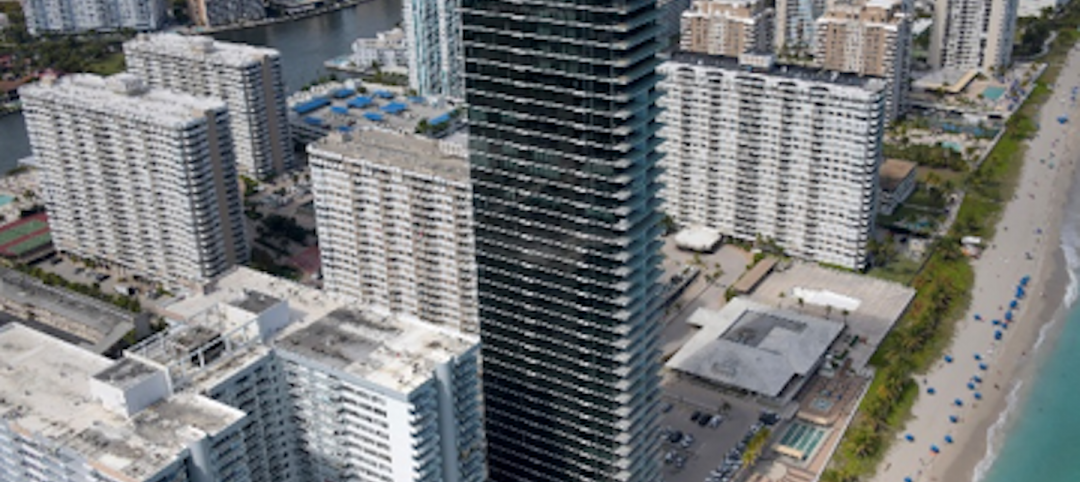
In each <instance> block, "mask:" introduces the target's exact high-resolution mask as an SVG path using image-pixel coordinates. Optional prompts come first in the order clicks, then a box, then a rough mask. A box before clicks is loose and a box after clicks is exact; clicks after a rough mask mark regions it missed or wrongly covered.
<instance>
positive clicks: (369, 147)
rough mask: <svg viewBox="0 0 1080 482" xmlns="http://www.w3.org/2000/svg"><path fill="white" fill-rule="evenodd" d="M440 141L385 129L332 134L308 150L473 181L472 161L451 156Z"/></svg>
mask: <svg viewBox="0 0 1080 482" xmlns="http://www.w3.org/2000/svg"><path fill="white" fill-rule="evenodd" d="M439 142H440V141H436V140H434V139H428V138H424V137H418V136H412V135H402V134H396V133H393V132H387V131H383V130H375V129H369V130H361V131H357V132H354V133H331V134H330V135H328V136H326V137H323V138H322V139H321V140H319V141H317V142H315V143H313V144H311V145H310V147H309V148H308V153H310V154H315V155H324V156H325V154H324V153H333V154H337V155H339V156H342V157H343V158H344V159H347V160H364V161H368V162H371V163H375V164H381V165H387V166H392V167H397V168H399V169H402V170H404V171H407V172H414V173H420V174H426V175H430V176H434V177H439V178H443V179H448V180H453V181H462V182H464V181H468V180H469V161H468V160H467V159H464V158H461V157H457V156H454V155H450V154H447V153H445V152H444V151H443V149H441V148H440V147H439Z"/></svg>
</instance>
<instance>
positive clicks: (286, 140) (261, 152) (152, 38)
mask: <svg viewBox="0 0 1080 482" xmlns="http://www.w3.org/2000/svg"><path fill="white" fill-rule="evenodd" d="M124 55H125V57H126V59H127V68H128V71H129V72H131V73H133V74H137V75H139V76H141V77H143V78H144V79H146V82H147V83H148V84H150V85H151V86H154V87H161V88H166V89H173V90H177V91H181V92H187V93H190V94H193V95H198V96H206V97H217V98H219V99H222V100H224V101H225V103H226V104H227V105H228V106H229V119H230V123H229V127H230V129H231V130H232V137H233V142H234V145H235V151H236V164H237V167H238V168H239V169H240V172H241V173H243V174H247V175H251V176H255V177H259V178H265V177H269V176H272V175H274V174H280V173H283V172H285V171H287V170H289V169H292V168H293V167H294V164H293V163H294V161H293V151H292V148H293V145H292V137H291V134H290V132H289V130H290V128H289V121H288V116H287V112H286V110H285V84H284V82H283V81H282V80H281V56H280V55H279V54H278V51H277V50H274V49H268V48H262V47H252V46H249V45H243V44H233V43H228V42H217V41H215V40H214V39H212V38H210V37H200V36H184V35H179V34H174V33H168V34H158V35H140V36H138V37H136V38H135V39H132V40H130V41H128V42H125V43H124Z"/></svg>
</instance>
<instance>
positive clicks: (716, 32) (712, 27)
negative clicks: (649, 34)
mask: <svg viewBox="0 0 1080 482" xmlns="http://www.w3.org/2000/svg"><path fill="white" fill-rule="evenodd" d="M772 36H773V9H771V8H767V7H766V6H765V3H764V2H762V1H760V0H696V1H695V2H694V3H693V5H692V6H691V7H690V9H689V10H687V11H685V12H683V14H682V41H681V43H680V45H679V48H680V49H682V50H685V51H687V52H700V53H703V54H710V55H729V56H735V57H737V56H739V55H740V54H742V53H744V52H754V51H760V50H763V49H769V48H771V47H772Z"/></svg>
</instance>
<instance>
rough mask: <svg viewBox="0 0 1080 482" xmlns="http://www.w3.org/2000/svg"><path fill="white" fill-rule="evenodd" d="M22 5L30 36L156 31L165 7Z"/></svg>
mask: <svg viewBox="0 0 1080 482" xmlns="http://www.w3.org/2000/svg"><path fill="white" fill-rule="evenodd" d="M22 6H23V13H24V14H25V15H26V29H27V31H29V32H30V35H41V34H50V33H51V34H73V33H80V32H93V31H109V30H120V29H125V28H129V29H134V30H139V31H152V30H158V29H161V28H163V27H164V26H165V22H166V20H167V15H168V8H169V7H168V2H165V1H164V0H25V1H23V2H22Z"/></svg>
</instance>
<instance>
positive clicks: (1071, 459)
mask: <svg viewBox="0 0 1080 482" xmlns="http://www.w3.org/2000/svg"><path fill="white" fill-rule="evenodd" d="M1077 173H1078V174H1080V171H1077ZM1061 247H1062V250H1063V252H1064V254H1065V259H1066V261H1067V262H1068V270H1069V287H1068V290H1067V292H1066V294H1065V298H1064V299H1063V300H1062V304H1061V310H1062V311H1064V312H1065V313H1066V314H1065V316H1064V317H1060V316H1059V319H1057V320H1055V322H1054V323H1053V324H1048V325H1047V326H1045V327H1043V329H1042V331H1041V332H1040V333H1039V338H1038V341H1037V342H1036V345H1035V348H1034V350H1033V352H1034V353H1035V358H1034V363H1035V366H1034V370H1035V371H1034V373H1035V376H1034V378H1033V379H1032V380H1031V381H1029V382H1028V383H1029V384H1030V386H1029V387H1025V386H1023V385H1022V384H1021V383H1017V384H1016V385H1015V386H1014V388H1013V389H1012V391H1011V392H1010V393H1009V399H1008V402H1009V403H1008V404H1009V409H1008V410H1007V411H1006V413H1004V414H1002V417H1001V418H1000V419H999V420H998V423H997V424H995V425H994V428H992V429H991V431H992V432H991V434H990V439H991V440H994V439H1000V438H1001V437H998V436H997V435H998V434H997V433H994V432H997V431H1001V430H1007V431H1006V432H1005V434H1004V435H1005V437H1004V441H1003V442H999V444H1000V446H998V447H994V446H991V447H989V448H988V453H987V457H986V458H985V459H984V460H983V461H982V463H980V464H979V467H977V468H976V471H975V482H1018V481H1029V480H1030V481H1038V482H1078V481H1080V411H1077V407H1078V406H1080V370H1078V369H1077V368H1078V367H1080V349H1078V348H1080V306H1078V305H1077V304H1076V303H1075V301H1076V298H1077V294H1078V286H1080V284H1078V279H1080V182H1076V180H1074V183H1073V187H1072V190H1071V192H1070V193H1069V201H1068V206H1067V207H1066V210H1065V219H1064V221H1063V224H1062V229H1061ZM1021 393H1022V394H1023V395H1022V396H1021V395H1020V394H1021ZM1006 427H1007V429H1006Z"/></svg>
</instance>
